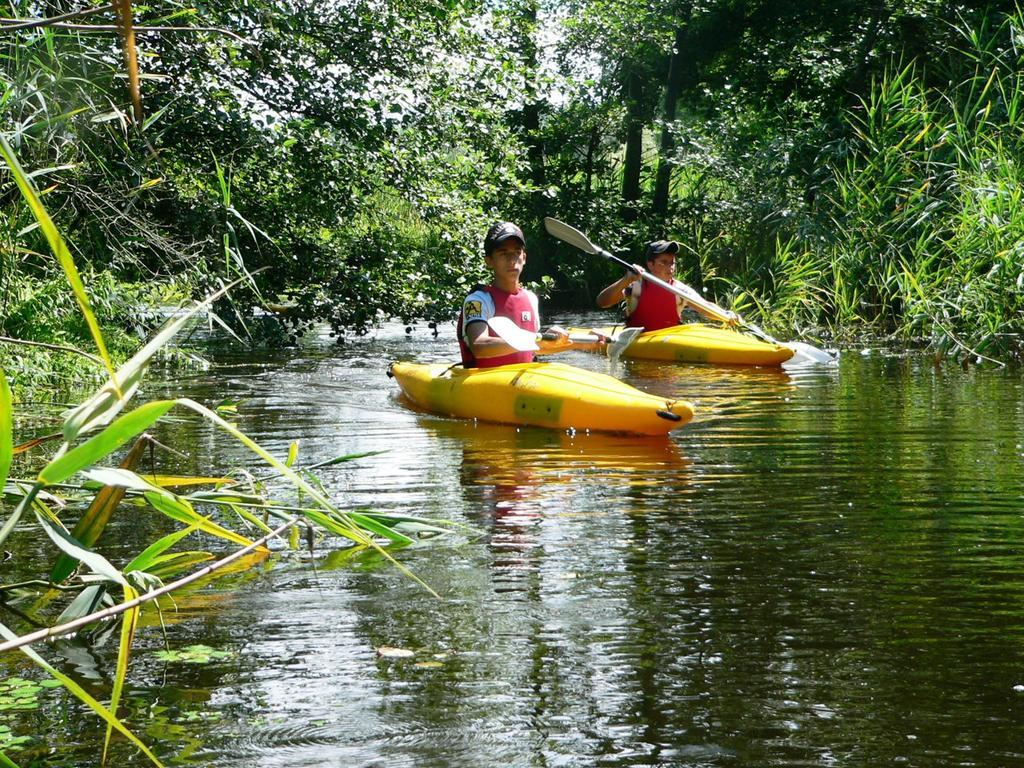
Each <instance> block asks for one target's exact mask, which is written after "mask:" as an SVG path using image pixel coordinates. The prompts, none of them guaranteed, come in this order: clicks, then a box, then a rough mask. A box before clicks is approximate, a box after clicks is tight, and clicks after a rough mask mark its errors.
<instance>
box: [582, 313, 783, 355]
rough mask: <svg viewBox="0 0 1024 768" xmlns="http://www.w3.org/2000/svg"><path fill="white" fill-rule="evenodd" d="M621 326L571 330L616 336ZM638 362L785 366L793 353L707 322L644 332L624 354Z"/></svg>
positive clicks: (588, 345) (589, 345)
mask: <svg viewBox="0 0 1024 768" xmlns="http://www.w3.org/2000/svg"><path fill="white" fill-rule="evenodd" d="M621 330H622V326H621V325H616V326H609V327H606V328H569V329H568V331H569V334H570V336H580V335H586V334H593V333H598V334H601V335H603V336H615V334H617V333H618V332H619V331H621ZM573 346H574V348H576V349H586V350H588V351H600V350H602V349H603V348H604V347H603V345H600V344H597V343H588V342H582V343H579V344H574V345H573ZM622 356H623V357H627V358H632V359H635V360H666V361H669V362H675V363H711V364H713V365H782V363H784V362H786V361H787V360H789V358H791V357H792V356H793V350H792V349H790V348H789V347H783V346H780V345H778V344H772V343H770V342H767V341H761V340H760V339H755V338H754V337H753V336H750V335H748V334H745V333H740V332H739V331H737V330H734V329H732V328H725V327H723V326H718V325H706V324H704V323H688V324H686V325H674V326H672V327H671V328H662V329H661V330H660V331H647V332H645V333H641V334H640V335H639V336H637V337H636V339H634V340H633V343H632V344H630V345H629V346H628V347H626V349H625V350H624V351H623V352H622Z"/></svg>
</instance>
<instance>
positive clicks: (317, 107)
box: [0, 0, 1024, 383]
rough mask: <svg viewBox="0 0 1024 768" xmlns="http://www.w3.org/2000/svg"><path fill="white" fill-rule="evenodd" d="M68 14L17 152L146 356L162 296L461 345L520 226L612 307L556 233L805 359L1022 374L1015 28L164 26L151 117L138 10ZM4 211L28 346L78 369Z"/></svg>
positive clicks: (16, 203)
mask: <svg viewBox="0 0 1024 768" xmlns="http://www.w3.org/2000/svg"><path fill="white" fill-rule="evenodd" d="M46 7H47V9H50V10H54V11H56V10H60V11H64V12H69V13H72V14H73V13H75V12H78V13H79V15H80V16H83V15H84V17H82V18H77V17H76V18H69V19H65V20H62V21H52V20H51V21H50V22H44V23H39V22H36V23H34V24H33V23H32V22H31V21H30V20H31V19H36V18H37V17H39V16H40V9H41V7H40V6H36V5H35V4H30V3H22V4H16V5H15V6H14V11H15V12H16V16H17V20H14V19H13V18H11V19H8V20H6V21H3V22H2V25H3V28H2V29H0V32H2V33H3V34H2V35H0V45H2V49H0V51H2V53H0V61H2V66H0V74H2V78H3V85H2V87H3V98H2V100H0V125H2V126H3V130H4V132H5V135H7V136H8V138H9V141H10V142H11V145H12V147H13V148H14V150H15V152H16V153H17V154H18V157H19V158H20V160H21V162H22V164H23V165H24V166H25V167H26V169H27V170H28V171H29V172H30V173H31V174H33V177H34V179H35V180H36V181H37V183H38V184H39V186H40V188H41V189H42V190H43V192H44V197H45V199H46V202H47V206H48V207H49V208H50V209H51V210H52V211H53V212H54V216H55V217H56V219H57V221H58V223H59V225H60V226H61V227H62V229H63V231H64V232H65V233H66V234H67V235H68V237H69V241H70V242H71V243H72V244H73V248H74V249H75V251H76V253H77V254H78V255H79V257H80V260H81V263H82V265H83V270H84V271H85V272H86V273H87V274H88V275H89V280H88V282H89V284H90V285H91V286H95V288H94V290H95V292H96V293H97V297H96V303H97V305H100V306H101V307H102V306H103V305H104V304H106V305H107V306H109V309H110V310H111V312H112V313H113V314H114V315H116V316H117V317H118V320H119V322H118V323H117V326H118V327H121V328H124V329H127V330H131V329H132V328H133V326H137V325H139V324H140V322H139V318H138V317H137V315H136V312H135V308H137V307H139V306H140V304H141V305H142V306H146V305H151V304H152V303H153V302H154V301H159V297H160V295H161V292H160V291H154V290H153V286H154V285H157V284H160V283H167V284H169V285H170V284H172V283H173V286H174V288H173V290H175V291H179V290H182V289H183V290H185V291H188V292H192V293H194V294H196V295H200V294H202V293H203V292H204V291H205V290H207V289H209V288H210V287H211V286H216V285H218V284H223V283H225V282H228V281H231V280H233V279H235V278H237V277H239V276H242V275H246V274H252V273H254V272H256V270H258V269H260V268H264V267H265V268H266V269H265V270H264V271H262V272H260V273H259V274H258V275H257V276H256V277H255V278H254V279H253V280H251V281H246V282H245V284H244V285H243V287H242V288H241V289H240V290H238V291H236V292H234V293H233V294H232V296H231V299H230V303H227V302H225V303H223V306H221V307H220V309H221V310H222V311H221V316H223V317H224V318H225V319H226V320H227V321H228V322H230V323H231V324H232V325H234V326H235V327H236V328H237V329H239V330H240V331H242V332H243V333H244V332H246V331H247V330H251V329H252V328H253V327H254V326H253V323H252V319H253V317H254V314H258V313H260V312H269V313H271V314H273V315H274V316H276V317H277V318H278V319H279V320H280V323H281V326H282V328H283V335H282V338H283V339H285V340H287V338H288V337H293V336H295V335H296V334H300V333H302V331H303V329H304V328H305V327H307V326H308V324H309V323H311V322H327V323H330V324H332V325H333V326H334V329H335V331H336V333H338V334H345V333H351V332H356V333H358V332H360V331H362V330H363V329H365V328H367V327H368V326H371V325H372V324H373V323H374V322H376V321H378V320H379V319H381V318H384V317H396V318H401V319H403V320H411V319H413V318H424V319H429V320H440V319H446V318H449V317H450V316H451V315H452V312H453V308H454V307H455V306H457V303H458V298H459V297H460V295H461V294H463V293H464V291H465V290H466V288H467V286H468V285H469V284H471V283H472V282H473V280H474V279H476V278H477V277H478V276H479V269H480V266H479V261H480V260H479V258H478V255H479V254H478V252H479V241H480V237H481V234H480V233H481V232H482V231H483V229H484V228H485V225H486V223H487V222H489V221H491V220H493V219H494V218H496V217H499V216H500V217H503V218H511V219H515V220H517V221H520V222H522V223H523V224H524V227H525V229H526V231H527V234H528V237H529V239H530V255H531V261H530V264H529V270H530V271H529V274H528V278H530V279H532V280H542V279H544V280H546V281H547V282H548V287H549V288H550V289H551V291H552V292H551V300H552V301H553V302H558V303H560V304H562V305H564V306H575V307H583V306H589V304H590V301H591V298H592V294H593V293H594V289H595V287H596V286H598V285H600V284H601V283H602V282H604V281H605V280H607V279H608V277H609V276H610V274H609V272H608V269H609V267H608V266H607V265H604V264H601V263H595V262H594V261H592V260H587V257H585V256H582V255H580V254H576V253H572V252H570V251H569V250H568V249H566V248H564V247H560V246H559V245H558V244H557V243H555V242H552V241H551V240H550V239H549V238H547V237H545V236H544V235H543V230H542V227H541V225H540V222H541V220H542V218H543V216H545V215H551V216H555V217H557V218H560V219H563V220H565V221H568V222H570V223H573V224H575V225H577V226H579V227H580V228H581V229H584V230H585V231H587V232H588V233H590V234H591V236H592V238H593V239H595V241H598V242H601V243H602V244H604V245H606V246H610V247H614V248H617V249H618V250H619V251H620V252H623V253H626V252H628V253H631V254H633V255H634V257H635V255H636V254H637V253H638V252H639V248H640V247H641V246H642V243H643V242H644V241H646V240H648V239H650V238H652V237H660V236H667V237H674V238H676V239H678V240H679V241H680V242H681V243H682V245H683V248H684V256H685V258H684V259H683V272H684V274H683V277H684V278H686V279H688V280H689V281H690V282H693V283H696V284H698V285H700V286H701V287H702V288H703V289H704V290H705V291H706V292H707V293H708V294H709V295H711V296H713V297H714V298H716V299H717V300H718V301H719V302H721V303H724V304H727V305H732V306H734V307H735V308H736V309H738V310H741V311H744V312H748V313H750V312H753V313H755V314H760V315H761V319H762V320H764V321H766V322H767V323H768V324H769V325H770V326H772V327H774V328H779V329H781V328H786V329H791V334H792V335H795V334H796V333H800V332H808V333H815V332H817V331H819V330H820V331H822V332H831V333H833V334H836V335H847V336H848V335H854V334H859V333H863V332H870V333H877V334H885V335H896V336H898V337H900V338H904V339H914V340H921V339H923V340H926V341H928V342H929V343H930V344H931V345H932V346H933V348H934V349H935V350H936V351H937V352H939V353H943V352H953V353H955V354H957V355H960V356H963V357H968V356H970V357H973V356H974V355H975V354H987V355H991V356H995V357H999V358H1001V359H1010V358H1012V357H1018V356H1019V355H1020V351H1021V345H1020V338H1021V337H1020V335H1019V334H1020V332H1021V325H1022V323H1024V320H1022V307H1021V304H1020V298H1019V296H1020V290H1019V288H1020V283H1021V280H1022V273H1021V268H1020V264H1021V261H1022V260H1021V258H1020V254H1019V248H1020V246H1019V242H1020V233H1021V223H1020V211H1019V205H1018V202H1017V197H1018V192H1017V190H1018V189H1019V184H1018V174H1019V170H1018V168H1017V166H1018V163H1017V162H1016V160H1015V158H1016V157H1019V155H1020V152H1019V149H1020V147H1019V146H1018V145H1019V142H1020V139H1019V133H1020V132H1019V130H1018V122H1019V120H1020V111H1021V110H1020V104H1021V99H1022V93H1021V83H1020V79H1019V76H1018V71H1019V62H1020V51H1019V41H1018V37H1019V34H1020V30H1021V28H1022V18H1021V14H1020V12H1019V11H1018V10H1017V9H1016V6H1015V5H1014V4H1012V3H1008V2H1007V3H1000V2H996V3H992V4H990V5H987V6H979V5H971V6H970V7H967V6H964V7H961V6H956V5H953V6H951V5H949V4H947V3H942V2H938V0H924V2H921V1H919V0H915V2H907V1H906V0H886V2H882V3H875V4H872V5H864V4H861V3H853V2H848V3H847V2H843V3H838V4H837V3H832V2H829V3H824V2H822V3H818V2H810V3H808V2H799V3H762V2H754V3H736V2H733V0H716V1H715V2H711V3H704V4H694V3H689V2H672V3H663V4H658V5H655V6H650V5H649V4H645V3H639V2H632V0H627V1H626V2H618V1H616V2H606V0H567V1H565V2H552V3H541V2H538V0H516V1H515V2H512V3H508V4H502V5H497V6H494V5H488V4H478V3H475V2H461V1H459V2H437V1H436V0H421V1H419V2H409V3H391V4H386V5H384V6H380V7H378V5H377V4H371V3H363V2H356V3H348V4H342V5H341V6H339V5H338V4H333V3H327V2H320V1H319V0H318V1H317V2H312V3H304V4H303V5H302V7H301V8H281V7H278V6H271V5H267V4H264V3H248V2H247V3H236V2H233V1H232V0H228V1H227V2H222V3H217V4H216V5H215V6H213V7H211V8H207V9H204V12H203V15H202V17H200V16H199V15H198V13H197V12H196V11H195V10H194V9H191V8H188V7H186V6H179V5H177V4H175V3H170V4H164V5H161V6H150V7H146V8H143V9H137V10H136V12H135V13H136V15H135V18H134V26H133V30H132V31H133V38H132V45H131V46H130V47H131V49H132V50H133V51H134V52H135V53H136V54H137V56H135V58H134V61H136V62H137V71H138V75H139V76H138V79H137V82H138V86H139V93H140V94H141V95H140V98H139V100H138V102H137V103H136V104H133V99H132V98H131V96H130V94H131V92H132V89H131V88H129V87H127V85H126V82H127V81H130V82H136V78H126V77H125V73H126V72H127V71H131V67H130V66H129V64H128V63H127V62H129V61H131V60H132V59H131V58H130V57H126V56H125V55H124V53H123V50H127V49H128V48H129V46H128V45H126V44H125V41H126V39H127V38H125V37H124V35H119V34H118V33H117V32H116V31H114V29H113V26H114V22H115V19H114V16H113V11H112V10H111V9H110V8H107V9H105V10H104V9H102V8H88V7H81V8H80V7H78V6H73V5H71V4H66V3H64V4H61V3H59V4H58V5H56V6H52V5H50V6H46ZM48 15H49V16H50V17H51V18H52V17H53V16H54V14H52V13H51V14H48ZM132 66H136V65H132ZM3 184H4V189H3V191H2V194H0V216H2V217H3V219H4V227H3V228H2V231H3V232H4V234H3V235H2V236H0V237H2V238H3V243H2V244H0V245H2V255H0V258H2V259H3V269H2V273H0V294H2V300H0V335H4V336H8V337H16V338H23V339H31V340H35V341H43V342H53V343H62V340H69V339H70V340H78V341H80V340H82V335H81V331H82V329H81V327H80V324H79V320H77V319H76V318H75V315H74V313H73V312H68V313H66V314H65V313H63V312H62V311H61V310H62V308H63V307H64V306H65V305H66V304H67V302H66V299H59V298H57V299H54V300H51V298H50V297H51V295H56V294H59V293H60V292H61V288H60V282H59V278H56V279H55V277H54V275H53V266H52V262H50V261H49V260H48V259H47V258H46V256H45V255H43V254H45V245H44V244H43V242H42V240H41V237H40V233H39V231H38V230H37V229H33V225H32V223H31V219H30V218H28V217H27V214H26V211H25V208H24V205H23V203H22V202H21V200H20V198H19V197H18V196H17V195H15V194H13V193H12V189H13V186H12V183H11V180H10V178H9V177H7V176H5V177H4V181H3ZM133 285H145V286H147V291H146V292H145V293H144V294H137V293H136V294H133V292H132V290H131V289H130V286H133ZM104 296H107V300H106V301H105V300H104ZM44 307H45V308H46V310H45V311H40V310H41V309H42V308H44ZM51 308H56V309H57V310H58V311H57V312H56V313H51V312H50V311H49V310H50V309H51ZM76 324H78V325H76ZM111 327H112V328H113V326H111ZM259 327H261V328H264V327H266V324H260V326H259ZM0 349H2V350H3V351H2V353H0V354H3V355H4V360H5V361H6V362H7V363H8V364H10V361H11V359H12V352H11V349H10V346H9V345H8V344H4V345H0ZM968 350H970V351H971V352H970V353H969V352H968ZM24 351H25V350H24V349H23V348H22V349H19V350H18V355H22V354H23V353H24ZM16 383H20V382H16Z"/></svg>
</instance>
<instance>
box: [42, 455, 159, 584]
mask: <svg viewBox="0 0 1024 768" xmlns="http://www.w3.org/2000/svg"><path fill="white" fill-rule="evenodd" d="M147 444H148V443H147V441H146V440H143V439H141V438H140V439H138V440H136V441H135V444H134V445H133V446H132V448H131V450H130V451H128V455H127V456H125V457H124V460H123V461H122V462H121V466H122V467H125V468H127V469H133V468H134V467H135V465H136V464H138V461H139V458H140V457H141V456H142V454H143V451H145V449H146V445H147ZM122 499H124V488H122V487H118V486H117V484H116V483H104V487H103V488H101V489H100V490H99V492H98V493H97V494H96V496H95V497H94V498H93V500H92V503H91V504H89V508H88V509H87V510H85V514H83V515H82V516H81V517H80V518H79V520H78V522H77V523H75V529H74V530H73V531H72V532H71V535H72V536H73V537H74V538H75V539H77V540H78V541H80V542H82V544H83V545H85V546H87V547H92V546H93V545H94V544H95V543H96V542H97V541H99V539H100V536H101V535H102V534H103V531H104V529H105V528H106V527H107V523H108V522H109V521H110V517H111V515H113V514H114V510H115V509H117V507H118V505H120V503H121V501H122ZM76 565H78V562H77V561H76V560H73V559H72V558H70V557H68V556H67V555H61V556H60V557H59V558H57V562H56V563H55V564H54V566H53V570H52V571H51V572H50V581H52V582H54V583H57V582H61V581H64V579H66V578H67V577H68V576H70V575H71V574H72V572H73V571H74V570H75V566H76Z"/></svg>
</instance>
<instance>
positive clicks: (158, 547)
mask: <svg viewBox="0 0 1024 768" xmlns="http://www.w3.org/2000/svg"><path fill="white" fill-rule="evenodd" d="M197 530H199V526H197V525H190V526H189V527H188V528H182V529H181V530H180V531H175V532H174V533H169V534H167V535H166V536H164V537H162V538H160V539H157V540H156V541H154V542H153V543H152V544H150V545H149V546H148V547H146V548H145V549H144V550H142V551H141V552H140V553H139V554H138V555H136V556H135V558H134V559H133V560H132V561H131V562H130V563H128V565H126V566H125V567H124V572H125V573H130V572H132V571H148V570H149V566H150V565H152V564H153V563H154V562H155V561H156V559H157V558H158V557H159V556H160V555H162V554H163V553H164V552H166V551H167V550H168V549H170V548H171V547H173V546H174V545H175V544H177V543H178V542H179V541H181V540H182V539H184V538H185V537H186V536H188V535H189V534H190V533H193V532H194V531H197Z"/></svg>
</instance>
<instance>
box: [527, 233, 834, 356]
mask: <svg viewBox="0 0 1024 768" xmlns="http://www.w3.org/2000/svg"><path fill="white" fill-rule="evenodd" d="M544 227H545V229H547V231H548V234H550V235H551V236H552V237H557V238H558V239H559V240H561V241H562V242H565V243H568V244H569V245H572V246H575V247H576V248H579V249H580V250H581V251H583V252H585V253H591V254H594V255H595V256H602V257H604V258H606V259H609V260H611V261H614V262H615V263H616V264H619V265H621V266H623V267H625V268H626V269H628V270H629V271H630V272H632V273H634V274H636V272H637V269H636V267H634V266H633V265H632V264H630V263H629V262H628V261H626V260H625V259H620V258H619V257H618V256H616V255H615V254H613V253H609V252H608V251H606V250H604V249H603V248H599V247H598V246H596V245H594V244H593V243H592V242H590V239H589V238H588V237H587V236H586V235H584V234H583V233H582V232H580V231H579V230H578V229H574V228H573V227H570V226H569V225H568V224H566V223H564V222H561V221H559V220H558V219H552V218H551V217H550V216H549V217H546V218H545V219H544ZM640 276H641V277H642V278H643V279H644V280H647V281H648V282H650V283H653V284H654V285H657V286H659V287H660V288H664V289H665V290H666V291H668V292H669V293H674V294H675V295H676V296H681V297H682V298H684V299H686V301H687V302H689V303H690V304H692V305H693V306H695V307H697V308H699V309H701V310H703V311H704V312H705V314H707V315H708V316H709V317H713V318H714V319H716V320H719V321H721V322H723V323H729V324H733V325H741V326H743V327H744V328H745V329H747V330H748V331H750V332H751V333H752V334H753V335H754V336H758V337H760V338H761V339H764V340H765V341H767V342H770V343H772V344H777V345H778V346H780V347H788V348H789V349H792V350H793V358H792V359H791V360H790V361H789V362H794V363H825V364H834V363H835V362H836V356H835V355H833V354H832V353H830V352H827V351H825V350H824V349H820V348H818V347H815V346H814V345H813V344H807V343H805V342H802V341H779V340H778V339H776V338H774V337H772V336H769V335H768V334H767V333H765V332H764V331H763V330H762V329H761V328H759V327H758V326H756V325H754V324H753V323H748V322H746V321H745V320H743V319H742V318H741V317H740V316H739V315H737V314H736V313H735V312H730V311H729V310H727V309H723V308H722V307H720V306H718V305H717V304H715V303H714V302H710V301H708V300H707V299H705V298H704V297H702V296H701V295H700V294H699V293H697V292H696V291H695V290H694V289H693V288H691V287H690V286H688V285H686V284H684V283H678V284H675V285H673V284H671V283H666V282H665V281H664V280H662V279H660V278H658V277H655V276H654V275H652V274H651V273H650V272H648V271H647V270H641V271H640Z"/></svg>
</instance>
